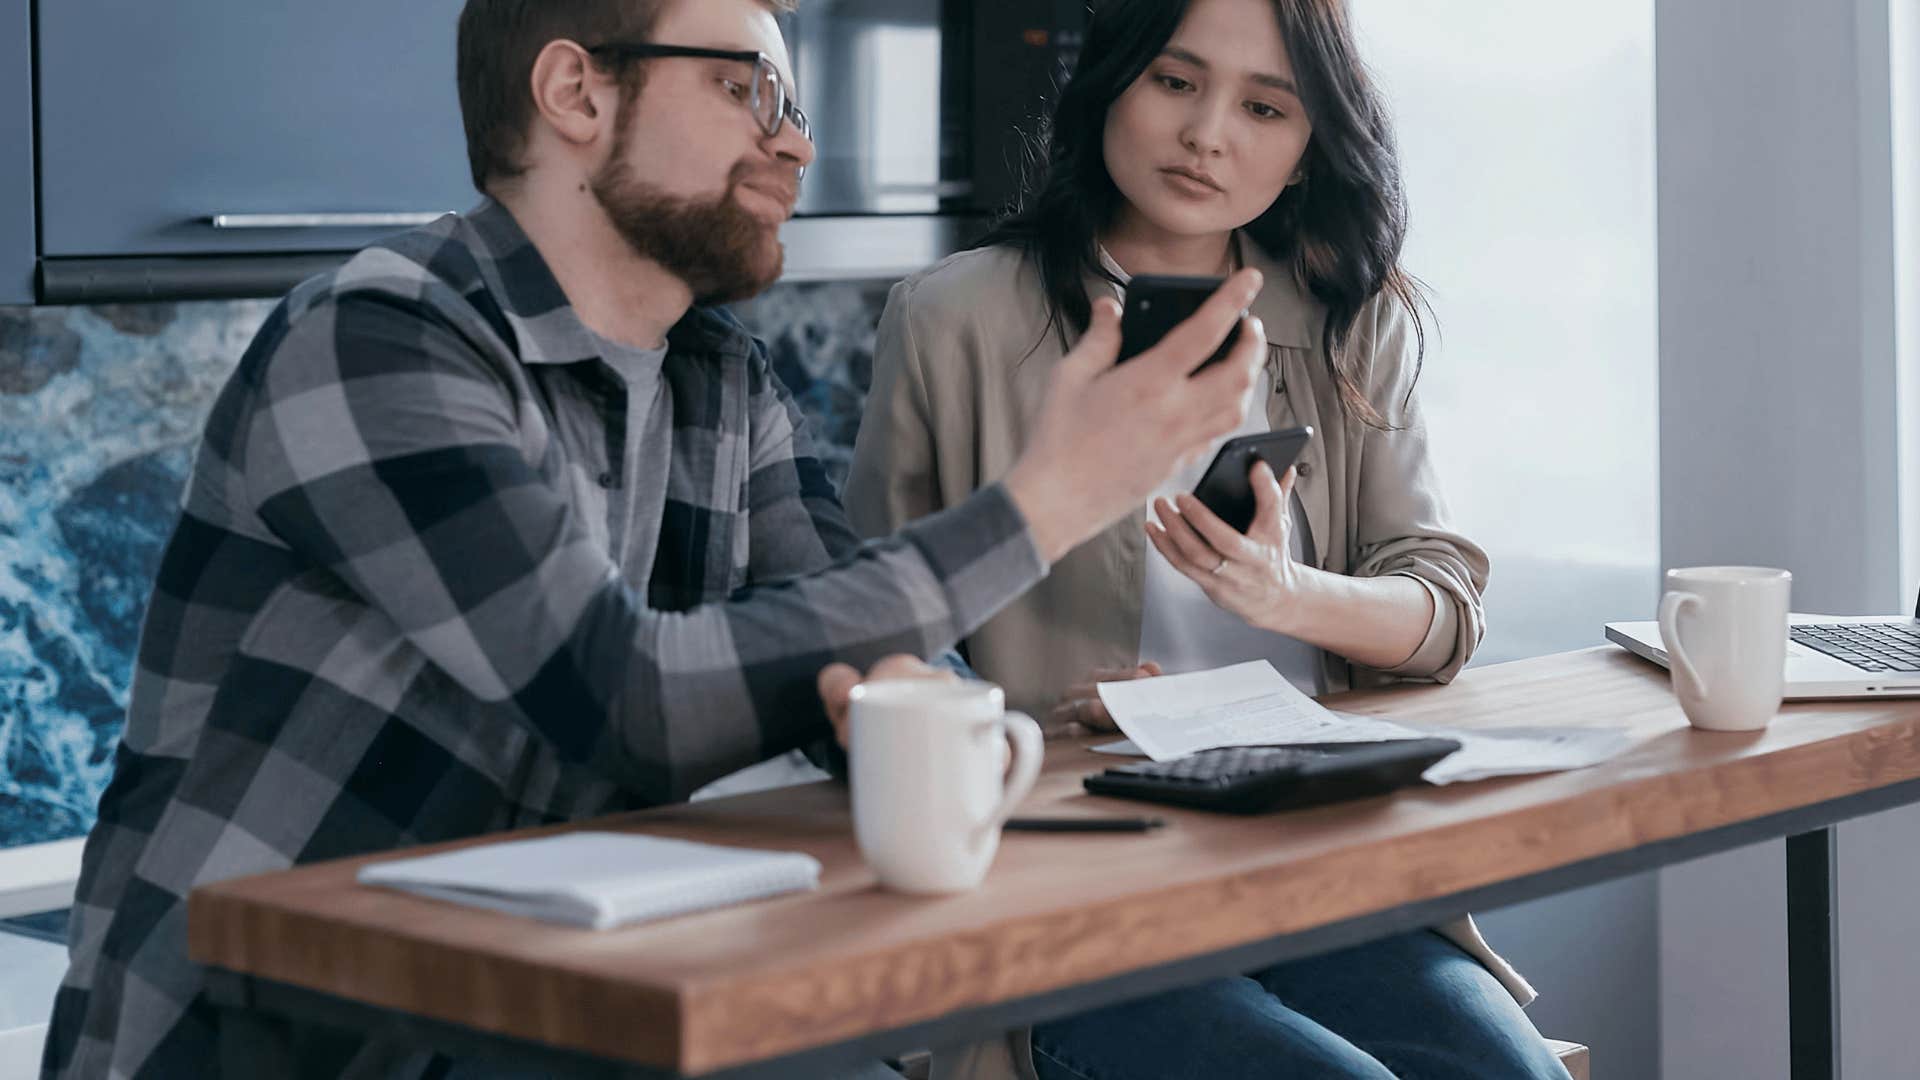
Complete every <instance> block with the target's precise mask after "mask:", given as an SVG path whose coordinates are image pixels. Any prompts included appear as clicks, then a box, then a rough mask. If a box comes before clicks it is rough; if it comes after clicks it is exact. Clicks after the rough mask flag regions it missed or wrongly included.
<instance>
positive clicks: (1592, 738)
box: [1420, 727, 1633, 784]
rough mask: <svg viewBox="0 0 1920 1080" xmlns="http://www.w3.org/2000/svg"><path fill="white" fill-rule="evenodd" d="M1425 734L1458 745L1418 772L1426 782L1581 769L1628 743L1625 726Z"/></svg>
mask: <svg viewBox="0 0 1920 1080" xmlns="http://www.w3.org/2000/svg"><path fill="white" fill-rule="evenodd" d="M1427 734H1429V735H1436V736H1439V737H1441V738H1444V739H1458V740H1459V741H1460V749H1458V750H1455V751H1454V752H1453V753H1451V754H1448V755H1447V756H1446V757H1444V758H1441V759H1440V760H1439V761H1437V762H1435V763H1433V765H1431V766H1429V767H1428V768H1427V771H1426V772H1424V773H1421V774H1420V775H1421V778H1422V779H1424V780H1425V781H1426V782H1427V783H1429V784H1456V783H1459V782H1461V781H1463V780H1485V779H1488V778H1490V777H1495V776H1524V775H1526V774H1528V773H1542V772H1563V771H1565V770H1567V769H1584V768H1586V767H1587V766H1589V765H1598V764H1600V763H1601V762H1603V761H1605V760H1607V759H1608V758H1612V757H1617V756H1619V755H1620V754H1622V753H1624V752H1625V751H1626V750H1627V748H1628V747H1630V746H1632V745H1633V740H1632V739H1631V738H1630V737H1629V736H1628V734H1627V730H1626V729H1625V728H1563V727H1539V728H1528V727H1513V728H1476V729H1472V730H1451V731H1429V732H1427Z"/></svg>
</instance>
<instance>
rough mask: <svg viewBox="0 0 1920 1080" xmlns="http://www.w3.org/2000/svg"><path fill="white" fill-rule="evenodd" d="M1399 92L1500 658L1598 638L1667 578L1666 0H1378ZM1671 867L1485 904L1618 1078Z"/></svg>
mask: <svg viewBox="0 0 1920 1080" xmlns="http://www.w3.org/2000/svg"><path fill="white" fill-rule="evenodd" d="M1354 16H1355V22H1356V25H1357V29H1358V31H1359V33H1360V36H1361V49H1362V55H1363V56H1364V57H1365V58H1366V60H1367V61H1368V63H1369V66H1370V67H1371V68H1372V69H1373V71H1374V73H1375V76H1376V77H1377V78H1378V80H1379V81H1380V83H1381V85H1382V87H1383V89H1384V90H1385V92H1386V94H1387V96H1388V101H1389V104H1390V106H1391V107H1392V109H1393V112H1394V115H1395V120H1396V125H1397V133H1398V135H1399V138H1400V146H1401V151H1402V156H1403V158H1404V164H1405V168H1406V177H1407V186H1408V197H1409V202H1410V206H1411V210H1412V217H1413V226H1412V233H1411V235H1410V237H1409V242H1408V247H1407V252H1406V261H1407V265H1408V267H1409V268H1410V269H1411V270H1412V271H1413V272H1414V273H1415V274H1416V275H1418V276H1419V277H1421V278H1422V279H1423V280H1425V281H1426V282H1427V284H1428V285H1429V286H1430V287H1431V290H1432V300H1433V307H1434V310H1435V312H1436V314H1437V317H1438V322H1439V328H1440V331H1441V334H1440V336H1439V338H1438V339H1437V340H1436V341H1435V342H1433V343H1432V347H1431V349H1430V351H1429V353H1428V356H1427V366H1426V370H1425V373H1424V374H1423V376H1422V378H1421V395H1422V400H1423V402H1424V404H1425V407H1426V409H1427V413H1428V416H1429V419H1430V421H1431V425H1432V428H1433V434H1434V443H1435V451H1434V453H1435V457H1436V460H1437V463H1438V465H1439V469H1440V472H1441V476H1442V479H1443V480H1444V481H1445V484H1446V488H1447V493H1448V496H1449V501H1450V503H1451V504H1452V509H1453V511H1454V514H1455V516H1456V518H1457V520H1458V522H1459V524H1460V525H1461V527H1462V529H1463V530H1464V531H1465V532H1466V533H1467V534H1468V535H1470V536H1473V537H1474V538H1475V539H1476V540H1478V541H1480V542H1481V543H1482V544H1484V545H1485V546H1486V547H1487V549H1488V551H1489V553H1490V554H1491V556H1492V561H1493V574H1492V581H1491V584H1490V586H1489V589H1488V592H1487V609H1488V623H1489V631H1488V637H1487V641H1486V643H1485V644H1484V645H1483V646H1482V648H1481V650H1480V653H1479V654H1478V657H1477V658H1476V662H1477V663H1492V662H1498V661H1501V660H1510V659H1514V658H1517V657H1522V656H1532V655H1539V654H1542V653H1549V652H1557V651H1560V650H1563V649H1571V648H1579V647H1582V646H1587V645H1592V644H1596V643H1598V641H1599V635H1600V625H1601V623H1603V622H1605V621H1607V620H1609V619H1618V618H1629V617H1644V616H1645V615H1646V614H1647V613H1648V612H1650V611H1651V608H1652V604H1653V601H1654V598H1655V589H1656V583H1657V580H1658V575H1657V566H1658V560H1659V552H1658V543H1659V533H1658V499H1657V488H1658V463H1657V415H1658V413H1657V408H1656V403H1655V397H1656V393H1657V376H1658V369H1657V362H1656V354H1657V335H1656V323H1655V304H1656V299H1657V297H1656V291H1655V283H1654V271H1655V246H1654V244H1655V222H1654V164H1653V149H1654V132H1653V117H1654V112H1653V40H1652V35H1653V4H1652V0H1629V2H1615V0H1606V2H1601V0H1538V2H1531V3H1519V2H1512V0H1451V2H1448V3H1441V4H1436V3H1432V2H1430V0H1355V3H1354ZM1654 897H1655V881H1654V879H1653V877H1652V876H1651V875H1647V876H1642V877H1638V878H1633V879H1629V880H1626V881H1621V882H1615V883H1611V884H1608V885H1603V886H1598V887H1595V888H1591V889H1585V890H1581V891H1579V892H1575V893H1571V894H1568V895H1565V896H1560V897H1555V898H1552V899H1549V900H1544V901H1540V902H1537V903H1533V904H1524V905H1520V906H1518V907H1514V908H1509V909H1507V910H1504V911H1498V912H1491V913H1488V914H1487V915H1485V917H1483V919H1482V920H1481V922H1482V926H1483V927H1484V928H1485V929H1486V931H1487V932H1488V934H1489V935H1490V937H1491V938H1492V939H1493V941H1494V944H1495V945H1496V947H1498V948H1500V949H1502V950H1503V951H1505V952H1506V953H1507V954H1508V956H1509V957H1510V958H1511V959H1512V960H1513V961H1514V962H1515V963H1516V964H1518V965H1519V966H1520V968H1521V970H1522V971H1524V972H1526V974H1527V976H1528V977H1529V978H1531V979H1532V980H1533V981H1534V982H1535V983H1536V985H1538V986H1539V988H1540V989H1541V991H1542V997H1541V999H1540V1001H1539V1002H1538V1003H1536V1004H1535V1005H1534V1006H1533V1008H1532V1009H1531V1010H1529V1011H1530V1013H1531V1014H1532V1016H1533V1018H1534V1021H1535V1023H1536V1024H1538V1025H1539V1026H1540V1027H1541V1029H1542V1030H1543V1031H1545V1032H1546V1033H1547V1034H1549V1035H1552V1036H1554V1037H1557V1038H1565V1039H1577V1040H1580V1041H1582V1042H1586V1043H1589V1044H1590V1045H1591V1046H1592V1047H1593V1049H1594V1057H1595V1062H1596V1065H1595V1068H1596V1072H1597V1073H1598V1074H1599V1075H1602V1076H1609V1077H1622V1078H1628V1077H1631V1078H1644V1077H1650V1076H1652V1075H1653V1074H1654V1071H1655V1069H1656V1068H1657V1058H1658V1041H1657V1040H1658V1028H1659V1011H1658V995H1657V992H1656V985H1655V979H1656V970H1657V960H1656V932H1655V898H1654Z"/></svg>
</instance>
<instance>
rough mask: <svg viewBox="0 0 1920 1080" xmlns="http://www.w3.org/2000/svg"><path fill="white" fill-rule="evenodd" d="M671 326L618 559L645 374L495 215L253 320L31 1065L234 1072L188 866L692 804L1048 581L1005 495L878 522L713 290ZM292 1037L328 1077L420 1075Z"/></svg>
mask: <svg viewBox="0 0 1920 1080" xmlns="http://www.w3.org/2000/svg"><path fill="white" fill-rule="evenodd" d="M668 345H669V351H668V355H667V357H666V359H665V361H664V366H663V369H662V378H663V379H664V380H665V381H666V383H667V386H668V388H669V392H670V394H671V397H672V417H673V420H672V423H673V433H672V454H673V460H672V463H671V467H670V470H669V478H668V482H667V494H666V498H665V501H664V505H661V506H658V507H655V508H652V512H656V513H658V514H659V515H660V522H659V524H660V528H659V543H658V547H657V550H656V553H655V554H656V557H655V559H654V562H653V567H654V568H653V571H652V574H651V577H650V580H647V581H632V580H627V578H626V576H625V575H624V574H623V567H622V565H621V564H620V562H619V561H618V559H617V558H616V557H615V556H613V555H611V554H610V553H609V552H608V551H606V550H604V548H603V547H602V546H600V545H598V544H596V543H595V542H593V541H592V540H591V539H590V538H589V532H590V530H589V529H588V528H586V527H585V523H586V522H588V521H590V520H592V519H593V517H594V516H595V515H604V514H605V513H606V500H607V488H609V487H618V486H619V485H620V484H621V482H622V477H621V476H620V475H619V468H620V462H621V460H622V454H621V448H622V447H623V446H624V444H625V439H626V437H627V434H626V432H625V430H624V426H625V425H624V420H623V418H624V416H625V408H624V386H623V384H622V383H621V382H620V381H619V379H618V378H617V377H615V376H614V375H613V374H612V373H611V371H610V370H609V369H608V368H607V366H606V365H605V364H604V363H603V362H601V361H600V360H599V359H598V358H597V357H596V356H595V354H594V350H593V346H592V335H591V334H590V333H589V332H588V331H587V330H586V328H585V326H584V325H583V324H582V323H581V322H580V320H579V318H578V317H577V316H576V315H575V314H574V312H573V311H572V309H571V308H570V307H569V305H568V303H567V300H566V297H565V295H564V294H563V293H562V292H561V290H560V287H559V285H558V284H557V282H556V281H555V280H554V278H553V276H552V274H551V272H550V271H549V270H548V269H547V266H546V264H545V262H544V261H543V260H542V259H541V257H540V254H539V252H538V251H537V250H536V249H535V248H534V246H533V244H532V243H531V241H529V240H528V238H527V237H526V235H525V234H524V233H523V232H522V231H521V230H520V228H519V227H518V225H517V224H516V223H515V222H514V221H513V219H512V217H511V216H510V215H509V214H508V213H507V211H506V210H505V209H504V208H502V207H500V206H498V205H497V204H493V203H490V202H488V203H482V204H481V206H480V207H479V208H477V209H476V210H475V211H474V212H473V213H471V214H469V215H466V216H460V215H449V216H447V217H445V218H442V219H441V220H440V221H439V222H437V223H435V224H433V225H431V226H429V227H427V228H425V229H421V230H418V231H415V232H412V233H408V234H405V235H402V236H400V237H398V238H396V239H394V240H391V241H389V242H386V243H383V244H380V245H378V246H375V247H372V248H369V249H367V250H365V251H363V252H361V253H360V254H358V255H357V256H355V257H354V258H353V259H352V260H350V261H349V262H348V263H347V264H346V265H345V266H343V267H342V268H341V269H339V270H338V271H336V272H334V273H333V274H330V275H327V276H324V277H322V278H318V279H315V280H313V281H310V282H307V283H306V284H304V285H302V286H301V287H300V288H298V289H296V290H295V291H294V292H293V293H292V294H291V295H290V296H289V297H288V298H287V299H286V301H285V302H284V303H282V304H281V305H280V306H279V308H277V309H276V310H275V312H274V313H273V314H272V315H271V316H270V317H269V318H268V320H267V322H266V324H265V325H264V327H263V328H262V329H261V331H260V333H259V335H258V337H257V338H256V339H255V340H254V342H253V344H252V346H251V347H250V348H249V349H248V351H247V353H246V355H245V356H244V357H243V358H242V360H241V362H240V365H239V368H238V370H237V371H236V372H235V374H234V376H233V378H232V380H231V381H230V382H229V383H228V385H227V387H226V388H225V390H224V391H223V392H222V393H221V395H220V397H219V399H218V401H217V403H216V405H215V407H214V409H213V412H212V415H211V416H210V418H209V420H208V423H207V430H206V437H205V440H204V442H203V444H202V447H201V450H200V453H199V456H198V459H197V460H196V462H195V465H194V469H193V473H192V476H191V478H190V479H189V482H188V485H187V491H186V494H185V498H184V505H183V509H182V513H181V517H180V520H179V523H178V525H177V527H176V528H175V531H174V534H173V537H172V539H171V540H170V542H169V544H168V546H167V549H166V552H165V555H164V556H163V559H162V565H161V568H160V571H159V575H158V579H157V581H156V584H155V587H154V591H153V597H152V601H151V604H150V607H149V610H148V612H147V616H146V624H145V627H144V629H143V631H142V634H141V643H140V651H139V658H138V662H137V670H136V672H135V675H134V680H133V688H132V695H131V704H130V706H129V710H128V720H127V727H126V732H125V735H124V737H123V739H122V743H121V746H120V749H119V753H118V759H117V762H116V771H115V775H114V778H113V781H112V783H111V784H110V786H109V787H108V789H107V791H106V793H105V794H104V796H103V797H102V799H101V803H100V818H99V824H98V825H97V826H96V827H95V828H94V830H93V832H92V834H91V835H90V836H89V837H88V839H87V844H86V854H85V858H84V862H83V865H82V870H81V877H80V885H79V892H78V896H77V898H76V901H75V907H74V912H73V923H72V940H71V950H72V966H71V968H70V970H69V972H68V974H67V976H66V979H65V981H64V983H63V984H62V986H61V988H60V991H59V994H58V997H57V999H56V1003H55V1011H54V1019H53V1024H52V1029H51V1031H50V1034H49V1037H48V1043H47V1050H46V1056H45V1060H44V1062H43V1072H44V1073H45V1074H46V1075H48V1076H73V1077H89V1078H90V1077H100V1076H109V1075H111V1076H167V1077H172V1076H194V1077H206V1076H214V1075H217V1073H218V1060H217V1049H216V1046H217V1035H218V1027H219V1025H218V1017H217V1014H216V1013H215V1011H214V1010H213V1008H212V1007H211V1006H210V1005H209V1004H208V1002H207V1000H206V997H205V995H204V993H203V978H202V972H201V971H200V970H199V969H198V968H196V967H195V965H193V964H191V963H190V962H189V961H188V959H187V953H186V899H187V894H188V893H189V891H190V890H192V889H193V888H194V887H195V886H198V885H203V884H206V883H209V882H214V881H219V880H222V879H225V878H230V877H235V876H238V875H242V874H251V873H257V872H262V871H269V870H276V869H281V868H285V867H288V866H291V865H293V864H296V863H303V862H308V861H311V860H315V859H327V858H336V857H341V856H349V855H355V854H359V853H362V852H370V851H384V850H388V849H392V848H397V847H401V846H404V845H408V844H420V843H431V842H434V841H442V840H449V839H454V838H457V837H465V836H471V835H475V834H479V833H485V832H489V831H495V830H501V829H509V828H514V827H518V826H527V825H535V824H543V823H550V822H555V821H565V820H573V819H578V818H583V817H588V816H592V815H597V814H605V813H609V812H613V811H619V810H627V809H631V808H635V807H640V806H648V805H656V804H660V803H667V802H672V801H675V800H679V799H683V798H685V797H686V795H687V794H688V793H690V792H691V791H693V790H694V789H695V788H697V787H699V786H700V785H702V784H703V783H705V782H707V781H710V780H712V779H714V778H716V777H719V776H722V775H724V774H726V773H728V772H731V771H734V770H736V769H739V768H741V767H744V766H746V765H749V764H752V763H753V762H755V761H759V760H761V759H764V758H767V757H770V756H773V755H775V754H779V753H782V752H784V751H786V750H788V749H791V748H794V747H797V746H801V745H803V744H805V743H808V742H811V741H814V740H817V739H819V738H821V737H822V736H823V735H825V734H826V733H827V732H828V728H827V725H826V721H825V716H824V714H823V712H822V709H821V706H820V703H819V701H818V699H817V696H816V694H815V690H814V677H815V675H816V674H817V673H818V671H819V669H820V668H821V667H822V666H823V665H825V664H826V663H828V662H830V661H834V660H844V661H847V662H850V663H853V664H856V665H865V664H868V663H871V662H872V661H874V660H877V659H879V658H880V657H881V656H883V655H886V654H888V653H895V652H909V653H915V654H918V655H921V656H932V655H934V654H936V653H939V652H941V651H943V650H946V649H948V648H949V647H951V646H952V645H953V644H954V643H955V642H956V641H958V640H959V639H960V638H961V637H963V636H965V635H966V634H968V633H969V632H971V631H972V630H974V629H975V628H976V627H978V626H979V625H980V624H981V623H982V622H984V621H985V620H986V619H987V617H988V616H990V615H991V614H993V612H994V611H996V610H997V609H998V608H1000V607H1001V606H1002V605H1003V604H1005V603H1006V602H1007V601H1008V600H1010V599H1012V598H1013V597H1015V596H1016V595H1018V594H1019V593H1020V592H1021V591H1023V590H1024V589H1026V588H1027V587H1028V586H1030V585H1032V584H1033V583H1034V582H1035V581H1036V580H1038V579H1039V578H1040V577H1041V575H1042V574H1043V573H1044V572H1045V568H1044V566H1043V564H1042V563H1041V561H1040V558H1039V556H1038V554H1037V552H1036V551H1035V549H1034V547H1033V544H1032V541H1031V538H1030V536H1029V535H1028V533H1027V531H1026V526H1025V523H1024V521H1023V520H1022V519H1021V517H1020V515H1019V513H1018V511H1017V510H1016V509H1015V508H1014V506H1013V504H1012V502H1011V500H1010V499H1009V498H1008V497H1007V495H1006V493H1005V491H1004V490H1003V489H999V488H990V489H987V490H984V491H982V492H981V493H980V495H979V496H978V497H977V498H975V499H973V500H971V501H969V502H967V503H966V504H965V505H963V506H960V507H957V508H955V509H953V510H951V511H948V512H945V513H942V514H940V515H937V516H935V517H932V518H929V519H927V520H925V521H922V522H919V523H916V524H915V525H913V526H911V527H909V528H908V529H906V530H904V531H902V532H901V533H900V534H899V535H898V536H896V537H894V538H891V539H889V540H886V541H883V542H877V543H870V544H866V545H862V544H861V543H860V542H859V541H858V539H857V538H856V537H855V535H854V533H853V531H852V530H851V529H850V528H849V527H848V525H847V523H846V521H845V518H844V516H843V514H842V512H841V509H840V505H839V502H838V498H837V496H836V494H835V492H834V491H833V488H832V485H831V483H830V482H829V481H828V479H827V477H826V473H825V471H824V470H823V469H822V467H821V465H820V463H819V462H818V461H817V460H816V459H815V457H814V455H813V452H812V450H811V448H810V443H809V439H808V436H807V433H806V430H805V423H804V421H803V419H802V416H801V414H800V412H799V410H798V409H797V408H796V407H795V405H794V403H793V401H792V399H791V398H790V397H789V396H788V394H787V393H786V391H785V389H784V388H783V387H782V386H781V385H780V383H779V381H778V380H777V379H776V378H775V377H774V375H773V373H772V370H771V368H770V366H769V363H768V360H767V356H766V353H765V351H764V349H763V348H762V347H761V346H760V344H759V343H758V342H756V341H754V340H753V339H752V338H751V337H749V336H748V335H747V333H746V332H745V331H744V330H743V329H741V328H740V327H739V325H738V324H737V323H735V322H733V321H732V320H731V319H730V318H729V317H728V316H726V315H725V314H723V313H719V312H715V311H708V310H702V309H696V310H694V311H692V312H690V313H689V314H688V315H687V316H686V318H685V319H683V320H682V321H681V322H680V324H679V325H677V326H676V327H674V328H673V330H672V332H671V333H670V334H669V335H668ZM643 512H645V511H643ZM302 1037H303V1039H304V1040H307V1041H310V1042H311V1045H310V1046H303V1051H302V1052H303V1055H304V1057H303V1060H305V1061H307V1062H309V1063H310V1064H311V1066H312V1070H313V1073H314V1074H315V1075H326V1076H335V1075H415V1074H418V1073H419V1072H421V1071H423V1070H425V1069H427V1068H428V1067H429V1066H430V1065H432V1061H431V1059H429V1058H428V1057H426V1056H425V1055H421V1054H415V1053H410V1052H408V1051H407V1050H406V1049H405V1048H403V1047H396V1046H387V1045H381V1044H378V1043H375V1042H369V1041H365V1040H354V1039H349V1038H346V1037H344V1036H340V1035H338V1034H327V1033H318V1032H316V1033H314V1034H313V1035H311V1037H310V1038H309V1037H308V1036H304V1035H303V1036H302Z"/></svg>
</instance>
